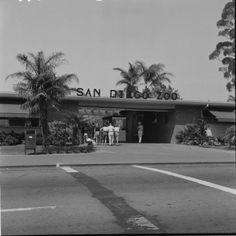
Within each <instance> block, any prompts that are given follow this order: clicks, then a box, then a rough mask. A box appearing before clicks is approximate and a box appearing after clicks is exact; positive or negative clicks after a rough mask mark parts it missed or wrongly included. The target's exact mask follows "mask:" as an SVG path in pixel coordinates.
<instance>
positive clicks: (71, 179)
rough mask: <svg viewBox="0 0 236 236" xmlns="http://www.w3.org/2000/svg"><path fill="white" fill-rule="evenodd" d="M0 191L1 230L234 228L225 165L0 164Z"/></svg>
mask: <svg viewBox="0 0 236 236" xmlns="http://www.w3.org/2000/svg"><path fill="white" fill-rule="evenodd" d="M143 167H145V169H144V168H143ZM190 177H192V178H190ZM1 198H2V199H1V200H2V234H6V235H7V234H31V235H33V234H73V233H76V234H91V233H93V234H94V233H97V234H107V233H109V234H112V233H119V234H122V233H218V234H220V233H236V223H235V222H236V221H235V215H236V169H235V166H234V165H232V164H199V165H196V164H188V165H183V164H182V165H181V164H179V165H151V164H150V165H145V166H144V165H126V166H124V165H122V166H89V167H78V166H77V167H71V168H70V167H68V168H66V167H62V168H55V167H50V168H42V167H37V168H29V167H28V168H11V169H8V170H7V169H2V172H1Z"/></svg>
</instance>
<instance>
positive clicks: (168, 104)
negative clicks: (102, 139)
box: [0, 92, 235, 110]
mask: <svg viewBox="0 0 236 236" xmlns="http://www.w3.org/2000/svg"><path fill="white" fill-rule="evenodd" d="M22 99H23V98H22V97H21V96H19V95H18V94H17V93H8V92H7V93H0V103H1V101H5V102H7V101H8V102H11V101H12V100H14V101H19V102H20V101H21V100H22ZM63 100H64V101H65V102H70V101H71V102H77V103H78V106H81V107H112V108H121V109H141V110H144V109H145V110H156V109H175V108H176V106H178V107H179V106H192V107H199V108H201V109H202V108H205V107H206V106H207V107H208V108H209V109H210V108H221V109H227V110H234V109H235V103H234V102H211V101H198V100H157V99H141V98H140V99H135V98H133V99H130V98H110V97H86V96H74V95H73V96H72V95H70V96H66V97H65V98H63Z"/></svg>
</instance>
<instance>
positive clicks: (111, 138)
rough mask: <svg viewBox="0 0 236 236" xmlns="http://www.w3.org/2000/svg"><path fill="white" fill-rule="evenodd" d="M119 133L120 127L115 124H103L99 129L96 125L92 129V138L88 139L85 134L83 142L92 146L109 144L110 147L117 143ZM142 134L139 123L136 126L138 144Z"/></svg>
mask: <svg viewBox="0 0 236 236" xmlns="http://www.w3.org/2000/svg"><path fill="white" fill-rule="evenodd" d="M119 132H120V127H119V126H118V125H117V124H114V125H112V123H109V124H105V125H104V126H103V127H99V124H98V123H96V124H95V125H94V128H93V132H92V137H93V139H91V138H89V137H88V134H87V133H84V140H85V142H91V143H93V144H102V145H106V144H109V145H110V146H112V145H114V144H118V143H119ZM143 133H144V128H143V125H142V123H141V122H138V126H137V135H138V143H141V142H142V137H143Z"/></svg>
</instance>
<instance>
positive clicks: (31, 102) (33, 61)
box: [6, 51, 78, 151]
mask: <svg viewBox="0 0 236 236" xmlns="http://www.w3.org/2000/svg"><path fill="white" fill-rule="evenodd" d="M16 58H17V60H18V61H19V62H20V63H21V64H22V65H23V66H25V71H23V72H16V73H13V74H10V75H8V76H7V77H6V79H8V78H12V77H13V78H19V79H21V81H20V82H18V84H17V85H16V87H15V88H14V89H15V91H16V92H18V94H19V95H21V96H22V97H23V98H24V99H25V102H24V104H22V108H24V109H29V111H30V112H31V113H36V112H38V113H39V117H40V124H41V130H42V136H43V146H44V148H45V150H46V151H47V146H48V134H49V127H48V111H49V109H50V108H54V109H56V110H59V109H60V102H61V99H62V98H63V97H64V96H65V95H67V94H70V92H71V91H72V90H74V89H73V88H70V87H69V86H68V85H67V83H69V82H70V81H72V80H76V81H78V77H77V76H76V75H75V74H64V75H61V76H57V75H56V73H55V68H56V67H58V66H59V65H61V64H63V63H64V62H65V61H66V60H65V59H64V54H63V53H62V52H57V53H53V54H52V55H50V56H49V57H47V58H46V57H45V55H44V53H43V52H42V51H40V52H38V53H37V54H36V55H34V54H33V53H28V54H27V55H26V54H18V55H17V57H16Z"/></svg>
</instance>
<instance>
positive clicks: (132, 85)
mask: <svg viewBox="0 0 236 236" xmlns="http://www.w3.org/2000/svg"><path fill="white" fill-rule="evenodd" d="M113 70H118V71H120V75H121V76H122V77H123V79H121V80H119V81H118V82H117V83H116V85H125V89H124V90H125V91H126V93H127V98H131V97H132V95H131V93H132V92H136V91H138V84H139V81H140V76H141V74H140V73H139V71H138V68H137V66H136V65H133V64H131V63H129V69H128V71H125V70H123V69H121V68H113Z"/></svg>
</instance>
